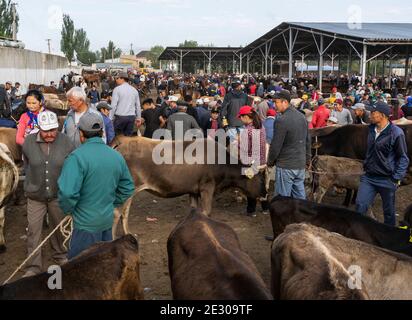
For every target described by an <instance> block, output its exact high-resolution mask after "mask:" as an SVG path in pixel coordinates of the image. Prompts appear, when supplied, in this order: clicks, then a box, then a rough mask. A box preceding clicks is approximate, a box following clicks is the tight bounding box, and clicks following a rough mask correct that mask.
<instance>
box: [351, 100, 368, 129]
mask: <svg viewBox="0 0 412 320" xmlns="http://www.w3.org/2000/svg"><path fill="white" fill-rule="evenodd" d="M352 110H354V115H352V116H353V123H354V124H370V122H371V120H370V116H371V113H370V112H369V111H368V110H366V107H365V105H364V104H363V103H357V104H355V105H354V106H353V107H352Z"/></svg>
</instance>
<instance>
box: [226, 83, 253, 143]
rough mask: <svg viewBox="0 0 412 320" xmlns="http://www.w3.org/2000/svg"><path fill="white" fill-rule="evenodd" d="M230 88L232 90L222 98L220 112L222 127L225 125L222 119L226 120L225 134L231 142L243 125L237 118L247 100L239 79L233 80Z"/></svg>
mask: <svg viewBox="0 0 412 320" xmlns="http://www.w3.org/2000/svg"><path fill="white" fill-rule="evenodd" d="M232 88H233V90H232V91H230V92H229V93H228V94H227V95H226V96H225V99H224V100H223V104H222V112H221V118H222V124H223V127H225V125H226V123H224V122H225V121H224V120H227V121H228V130H227V134H228V136H229V138H230V141H231V142H233V141H235V140H236V139H237V136H238V134H239V133H240V131H241V128H242V127H243V123H242V121H241V120H240V119H239V118H238V114H239V111H240V108H242V107H243V106H246V105H248V102H249V97H248V95H247V94H246V93H244V92H243V91H242V83H241V82H240V81H234V82H233V83H232Z"/></svg>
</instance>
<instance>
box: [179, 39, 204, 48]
mask: <svg viewBox="0 0 412 320" xmlns="http://www.w3.org/2000/svg"><path fill="white" fill-rule="evenodd" d="M198 46H199V44H198V43H197V41H195V40H185V42H183V43H181V44H179V47H180V48H197V47H198Z"/></svg>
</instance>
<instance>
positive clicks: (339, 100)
mask: <svg viewBox="0 0 412 320" xmlns="http://www.w3.org/2000/svg"><path fill="white" fill-rule="evenodd" d="M335 103H336V104H339V105H342V104H343V101H342V99H336V100H335Z"/></svg>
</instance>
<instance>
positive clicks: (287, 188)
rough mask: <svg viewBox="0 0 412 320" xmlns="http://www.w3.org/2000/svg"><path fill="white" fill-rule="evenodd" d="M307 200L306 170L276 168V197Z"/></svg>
mask: <svg viewBox="0 0 412 320" xmlns="http://www.w3.org/2000/svg"><path fill="white" fill-rule="evenodd" d="M278 195H280V196H282V197H292V198H294V199H302V200H306V192H305V169H301V170H291V169H282V168H279V167H277V168H276V181H275V196H278Z"/></svg>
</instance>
